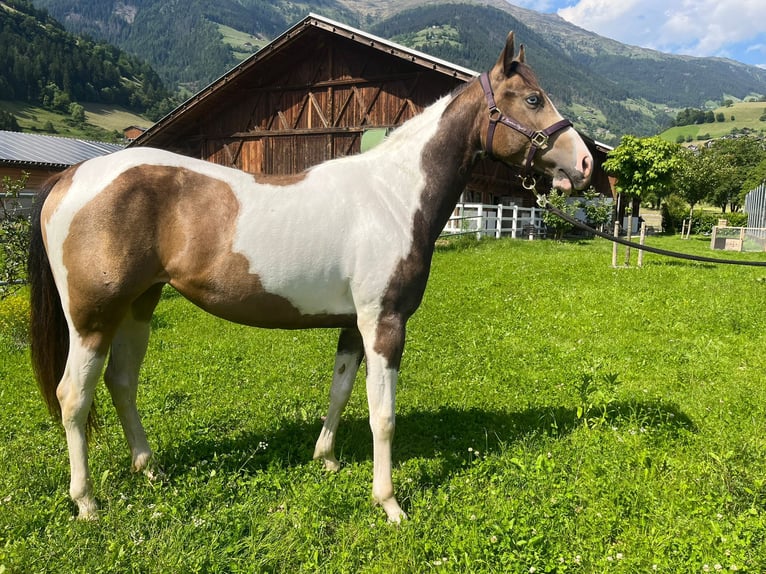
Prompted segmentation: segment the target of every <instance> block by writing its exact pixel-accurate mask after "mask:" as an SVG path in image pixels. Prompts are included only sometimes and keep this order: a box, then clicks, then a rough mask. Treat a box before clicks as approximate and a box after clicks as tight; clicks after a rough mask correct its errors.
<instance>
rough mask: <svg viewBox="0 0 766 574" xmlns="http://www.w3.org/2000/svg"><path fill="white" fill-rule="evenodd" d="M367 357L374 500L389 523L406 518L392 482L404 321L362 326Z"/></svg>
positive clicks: (392, 318)
mask: <svg viewBox="0 0 766 574" xmlns="http://www.w3.org/2000/svg"><path fill="white" fill-rule="evenodd" d="M360 330H361V331H362V337H363V338H364V347H365V355H366V357H367V403H368V405H369V408H370V428H371V429H372V441H373V443H372V448H373V479H372V496H373V499H374V500H375V502H377V503H378V504H380V505H381V506H382V507H383V510H385V512H386V515H387V516H388V520H389V521H390V522H399V521H400V520H402V519H404V518H407V515H406V514H405V513H404V512H403V511H402V509H401V508H400V506H399V503H398V502H397V501H396V497H395V496H394V483H393V480H392V478H391V450H392V442H393V439H394V427H395V424H396V414H395V411H396V381H397V377H398V374H399V363H400V361H401V357H402V352H403V350H404V333H405V326H404V319H402V318H401V317H399V316H395V315H392V316H386V317H380V318H378V320H377V321H374V322H372V324H366V325H364V326H363V325H362V322H361V321H360Z"/></svg>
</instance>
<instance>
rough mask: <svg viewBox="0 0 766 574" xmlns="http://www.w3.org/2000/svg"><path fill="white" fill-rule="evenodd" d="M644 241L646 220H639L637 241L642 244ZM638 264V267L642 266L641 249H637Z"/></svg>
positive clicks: (642, 251) (642, 253)
mask: <svg viewBox="0 0 766 574" xmlns="http://www.w3.org/2000/svg"><path fill="white" fill-rule="evenodd" d="M644 241H646V221H642V222H641V235H640V236H639V240H638V243H639V244H641V245H643V244H644ZM638 266H639V267H643V266H644V250H643V249H639V250H638Z"/></svg>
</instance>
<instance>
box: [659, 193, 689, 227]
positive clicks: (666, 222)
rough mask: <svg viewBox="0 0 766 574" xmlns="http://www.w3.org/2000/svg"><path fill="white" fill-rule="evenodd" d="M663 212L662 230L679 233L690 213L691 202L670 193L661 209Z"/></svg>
mask: <svg viewBox="0 0 766 574" xmlns="http://www.w3.org/2000/svg"><path fill="white" fill-rule="evenodd" d="M660 213H661V214H662V230H663V231H664V232H665V233H677V232H679V231H681V225H682V222H683V220H684V218H685V217H686V215H687V214H688V213H689V204H687V203H686V202H685V201H684V200H683V199H682V198H681V197H680V196H678V195H676V194H670V195H669V196H667V197H666V198H665V201H664V202H663V203H662V208H661V210H660Z"/></svg>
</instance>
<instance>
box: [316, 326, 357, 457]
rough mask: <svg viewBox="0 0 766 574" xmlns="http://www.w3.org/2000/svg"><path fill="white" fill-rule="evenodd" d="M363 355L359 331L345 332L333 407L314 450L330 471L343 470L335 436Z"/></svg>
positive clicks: (337, 356) (338, 357) (332, 393)
mask: <svg viewBox="0 0 766 574" xmlns="http://www.w3.org/2000/svg"><path fill="white" fill-rule="evenodd" d="M363 355H364V346H363V345H362V336H361V334H360V333H359V330H358V329H356V328H354V329H343V330H341V332H340V337H339V338H338V350H337V352H336V353H335V369H334V370H333V375H332V386H331V387H330V408H329V410H328V411H327V418H325V421H324V425H322V432H321V433H320V434H319V438H318V439H317V444H316V447H315V448H314V458H315V459H321V460H323V461H324V466H325V468H326V469H327V470H331V471H337V470H338V469H340V464H339V463H338V459H337V458H335V433H336V431H337V430H338V422H339V421H340V416H341V414H342V413H343V409H344V408H345V407H346V403H348V398H349V396H350V395H351V389H353V388H354V379H355V378H356V373H357V371H358V370H359V364H360V363H361V362H362V356H363Z"/></svg>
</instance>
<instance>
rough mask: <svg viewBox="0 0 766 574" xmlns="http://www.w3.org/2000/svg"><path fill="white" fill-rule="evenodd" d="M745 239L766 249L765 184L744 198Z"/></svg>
mask: <svg viewBox="0 0 766 574" xmlns="http://www.w3.org/2000/svg"><path fill="white" fill-rule="evenodd" d="M745 213H747V227H748V228H749V229H748V231H747V232H746V238H747V239H748V240H750V241H752V242H754V243H757V244H759V245H761V246H762V247H763V248H765V249H766V184H764V183H762V184H761V185H759V186H758V187H756V188H755V189H754V190H752V191H751V192H750V193H748V194H747V195H746V196H745Z"/></svg>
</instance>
